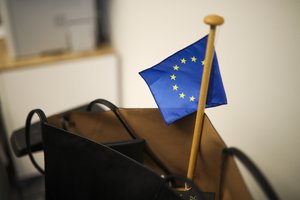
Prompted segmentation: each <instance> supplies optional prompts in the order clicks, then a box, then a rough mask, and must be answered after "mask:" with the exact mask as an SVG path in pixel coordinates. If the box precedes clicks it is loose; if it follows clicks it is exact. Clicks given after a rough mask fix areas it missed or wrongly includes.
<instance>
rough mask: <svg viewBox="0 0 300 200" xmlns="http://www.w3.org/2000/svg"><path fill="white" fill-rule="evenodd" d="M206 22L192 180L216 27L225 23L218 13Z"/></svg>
mask: <svg viewBox="0 0 300 200" xmlns="http://www.w3.org/2000/svg"><path fill="white" fill-rule="evenodd" d="M204 23H206V24H208V25H210V30H209V35H208V40H207V46H206V53H205V61H204V69H203V75H202V83H201V89H200V98H199V103H198V111H197V115H196V122H195V128H194V135H193V141H192V147H191V153H190V160H189V166H188V173H187V178H188V179H191V180H193V178H194V172H195V167H196V163H197V156H198V151H199V144H200V138H201V133H202V124H203V119H204V109H205V105H206V97H207V90H208V85H209V79H210V71H211V64H212V59H213V55H214V40H215V33H216V27H217V26H218V25H222V24H223V23H224V19H223V18H222V17H220V16H218V15H208V16H206V17H205V18H204Z"/></svg>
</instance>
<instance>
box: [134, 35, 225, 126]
mask: <svg viewBox="0 0 300 200" xmlns="http://www.w3.org/2000/svg"><path fill="white" fill-rule="evenodd" d="M207 37H208V36H205V37H203V38H202V39H200V40H199V41H197V42H195V43H194V44H191V45H189V46H188V47H186V48H184V49H182V50H180V51H178V52H177V53H175V54H173V55H171V56H170V57H168V58H166V59H165V60H163V61H162V62H160V63H159V64H157V65H155V66H153V67H151V68H149V69H146V70H144V71H142V72H140V73H139V74H140V75H141V76H142V77H143V79H144V80H145V81H146V83H147V85H148V86H149V88H150V90H151V92H152V95H153V97H154V99H155V101H156V104H157V105H158V107H159V109H160V112H161V114H162V116H163V118H164V120H165V122H166V124H168V125H169V124H171V123H172V122H174V121H176V120H178V119H180V118H182V117H184V116H186V115H189V114H191V113H193V112H195V111H197V108H198V101H199V96H200V86H201V80H202V73H203V67H204V62H205V60H204V59H205V51H206V44H207ZM223 104H227V98H226V94H225V90H224V87H223V83H222V78H221V75H220V70H219V65H218V60H217V56H216V53H215V54H214V58H213V62H212V69H211V75H210V82H209V87H208V93H207V100H206V108H209V107H215V106H219V105H223Z"/></svg>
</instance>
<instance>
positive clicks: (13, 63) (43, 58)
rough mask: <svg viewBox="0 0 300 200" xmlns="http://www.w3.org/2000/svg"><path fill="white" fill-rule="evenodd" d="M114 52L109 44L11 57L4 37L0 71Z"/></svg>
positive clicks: (0, 46)
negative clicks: (79, 50) (54, 52)
mask: <svg viewBox="0 0 300 200" xmlns="http://www.w3.org/2000/svg"><path fill="white" fill-rule="evenodd" d="M111 53H114V50H113V48H112V47H111V46H109V45H103V46H101V47H99V48H97V49H95V50H91V51H84V52H64V53H58V54H49V55H39V56H32V57H26V58H25V57H24V58H18V59H13V58H12V57H11V56H9V53H8V49H7V47H6V43H5V40H4V39H0V71H3V70H10V69H18V68H24V67H32V66H37V65H43V64H48V63H54V62H59V61H68V60H76V59H81V58H87V57H93V56H102V55H106V54H111Z"/></svg>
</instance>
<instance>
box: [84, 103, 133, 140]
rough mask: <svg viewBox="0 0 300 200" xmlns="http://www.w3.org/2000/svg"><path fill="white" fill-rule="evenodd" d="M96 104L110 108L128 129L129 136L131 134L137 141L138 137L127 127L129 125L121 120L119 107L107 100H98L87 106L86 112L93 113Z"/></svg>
mask: <svg viewBox="0 0 300 200" xmlns="http://www.w3.org/2000/svg"><path fill="white" fill-rule="evenodd" d="M95 104H101V105H104V106H106V107H108V108H109V109H110V110H111V111H112V112H113V113H114V114H115V116H116V117H117V118H118V120H119V122H121V124H122V125H123V127H124V128H125V129H126V131H127V132H128V134H129V135H130V136H131V137H132V138H134V139H136V136H135V135H134V134H133V133H132V131H131V130H130V129H129V127H128V126H127V124H126V123H125V121H124V120H123V119H122V118H121V116H120V115H119V113H118V112H117V109H118V107H117V106H116V105H115V104H113V103H111V102H109V101H107V100H105V99H96V100H94V101H92V102H91V103H90V104H89V105H88V106H87V109H86V110H87V111H91V110H92V108H93V106H94V105H95Z"/></svg>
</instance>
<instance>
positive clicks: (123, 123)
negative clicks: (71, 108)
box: [87, 99, 170, 174]
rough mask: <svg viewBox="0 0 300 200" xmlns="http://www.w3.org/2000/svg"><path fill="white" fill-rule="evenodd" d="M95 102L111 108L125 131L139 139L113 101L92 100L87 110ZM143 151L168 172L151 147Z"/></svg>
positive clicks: (88, 109) (90, 108)
mask: <svg viewBox="0 0 300 200" xmlns="http://www.w3.org/2000/svg"><path fill="white" fill-rule="evenodd" d="M95 104H102V105H104V106H106V107H108V108H109V109H111V110H112V112H113V113H114V114H115V116H116V117H117V118H118V120H119V121H120V122H121V124H122V125H123V127H124V128H125V129H126V131H127V132H128V133H129V135H130V136H131V137H132V138H133V139H139V138H138V137H137V136H136V134H134V133H133V131H132V130H131V129H130V128H129V126H128V125H127V123H126V122H125V120H124V119H123V118H122V117H121V115H120V114H119V113H118V107H117V106H116V105H114V104H113V103H111V102H109V101H107V100H105V99H96V100H94V101H92V102H91V103H90V104H89V105H88V106H87V111H91V110H92V107H93V105H95ZM145 153H146V154H147V155H148V156H149V157H150V158H152V160H153V161H154V162H155V163H156V164H157V165H158V166H159V167H160V168H161V169H162V170H163V171H164V172H165V173H166V174H170V170H169V169H168V168H167V167H166V166H165V165H164V164H163V163H162V162H161V161H160V160H159V159H158V158H157V157H156V156H155V154H154V153H153V152H152V151H151V149H150V148H149V147H148V146H147V145H146V149H145Z"/></svg>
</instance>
